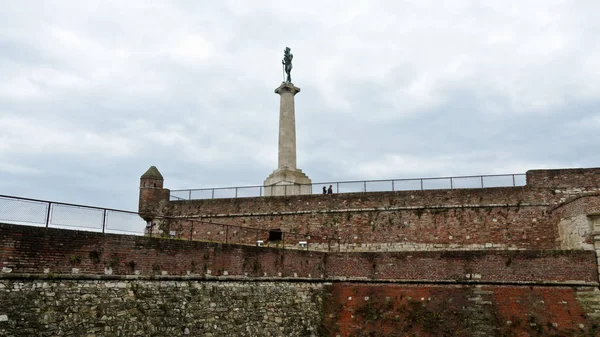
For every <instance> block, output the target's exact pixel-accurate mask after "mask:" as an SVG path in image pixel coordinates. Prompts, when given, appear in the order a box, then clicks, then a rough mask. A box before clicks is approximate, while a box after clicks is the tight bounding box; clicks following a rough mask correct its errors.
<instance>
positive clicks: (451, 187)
mask: <svg viewBox="0 0 600 337" xmlns="http://www.w3.org/2000/svg"><path fill="white" fill-rule="evenodd" d="M450 189H453V186H452V177H450Z"/></svg>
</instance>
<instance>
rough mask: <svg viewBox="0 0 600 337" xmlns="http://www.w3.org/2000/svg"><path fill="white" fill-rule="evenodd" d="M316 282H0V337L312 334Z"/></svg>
mask: <svg viewBox="0 0 600 337" xmlns="http://www.w3.org/2000/svg"><path fill="white" fill-rule="evenodd" d="M322 288H323V285H322V284H317V283H273V282H198V281H155V280H150V281H139V280H119V281H109V280H60V279H50V280H40V279H37V280H36V279H25V280H2V279H0V303H2V306H0V336H15V337H21V336H29V337H34V336H48V337H55V336H87V337H92V336H94V337H101V336H156V337H164V336H213V337H218V336H227V337H231V336H249V337H254V336H317V329H318V328H319V326H320V324H321V320H322V294H323V290H322Z"/></svg>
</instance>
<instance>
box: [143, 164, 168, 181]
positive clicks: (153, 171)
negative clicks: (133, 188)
mask: <svg viewBox="0 0 600 337" xmlns="http://www.w3.org/2000/svg"><path fill="white" fill-rule="evenodd" d="M144 178H151V179H160V180H164V178H163V176H162V174H160V172H159V171H158V169H157V168H156V166H150V168H149V169H148V171H146V173H144V174H142V177H141V179H144Z"/></svg>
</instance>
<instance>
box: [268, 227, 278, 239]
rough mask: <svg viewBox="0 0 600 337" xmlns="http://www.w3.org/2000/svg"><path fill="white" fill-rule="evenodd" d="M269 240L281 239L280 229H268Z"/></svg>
mask: <svg viewBox="0 0 600 337" xmlns="http://www.w3.org/2000/svg"><path fill="white" fill-rule="evenodd" d="M269 241H281V229H279V228H275V229H271V230H270V231H269Z"/></svg>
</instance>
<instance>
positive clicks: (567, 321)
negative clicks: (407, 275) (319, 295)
mask: <svg viewBox="0 0 600 337" xmlns="http://www.w3.org/2000/svg"><path fill="white" fill-rule="evenodd" d="M586 290H587V289H575V288H567V287H558V288H545V287H510V286H471V287H467V286H439V285H436V286H417V285H377V284H371V285H350V284H344V283H335V284H333V285H331V286H329V287H328V292H327V293H326V294H325V297H324V298H325V314H324V327H325V332H324V333H323V336H340V337H350V336H352V337H360V336H365V337H366V336H380V337H392V336H419V337H430V336H431V337H433V336H486V337H487V336H530V337H533V336H537V337H548V336H589V337H592V336H598V335H600V326H599V325H598V324H596V323H595V322H594V320H593V319H590V318H589V317H588V316H587V315H586V313H585V311H584V309H583V308H582V306H581V305H580V303H579V301H578V300H577V296H578V292H579V291H582V292H585V291H586Z"/></svg>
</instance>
